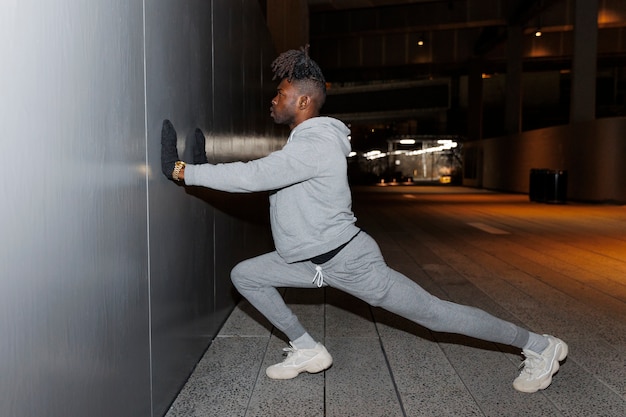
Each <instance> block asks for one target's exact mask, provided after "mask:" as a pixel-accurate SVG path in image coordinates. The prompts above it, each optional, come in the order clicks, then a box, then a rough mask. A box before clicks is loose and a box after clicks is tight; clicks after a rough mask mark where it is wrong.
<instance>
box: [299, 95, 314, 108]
mask: <svg viewBox="0 0 626 417" xmlns="http://www.w3.org/2000/svg"><path fill="white" fill-rule="evenodd" d="M310 105H311V97H309V96H300V97H298V108H299V109H300V110H306V108H307V107H309V106H310Z"/></svg>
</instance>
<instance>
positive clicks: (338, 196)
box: [161, 46, 568, 392]
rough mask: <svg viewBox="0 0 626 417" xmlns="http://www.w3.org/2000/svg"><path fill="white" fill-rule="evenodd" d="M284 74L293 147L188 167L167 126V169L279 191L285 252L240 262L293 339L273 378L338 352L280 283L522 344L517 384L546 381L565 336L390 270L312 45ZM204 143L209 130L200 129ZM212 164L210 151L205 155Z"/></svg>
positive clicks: (260, 300) (240, 274)
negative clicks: (359, 194)
mask: <svg viewBox="0 0 626 417" xmlns="http://www.w3.org/2000/svg"><path fill="white" fill-rule="evenodd" d="M272 70H273V71H274V78H276V77H278V78H279V79H280V84H279V85H278V89H277V94H276V96H275V97H274V98H273V99H272V105H271V108H270V109H271V113H270V114H271V117H272V118H273V119H274V121H275V122H276V123H279V124H285V125H287V126H289V127H290V129H291V133H290V135H289V139H288V140H287V143H286V145H285V146H284V147H283V148H282V149H281V150H279V151H276V152H273V153H272V154H270V155H268V156H266V157H264V158H261V159H257V160H254V161H251V162H247V163H244V162H233V163H226V164H218V165H212V164H208V163H202V164H198V165H190V164H189V165H188V164H185V163H183V162H181V161H179V160H178V153H177V150H176V132H175V131H174V128H173V126H172V124H171V123H170V122H169V121H167V120H166V121H164V123H163V130H162V135H161V136H162V137H161V143H162V169H163V173H164V174H165V175H166V176H167V177H168V178H170V179H174V180H176V181H182V180H184V181H185V183H186V184H188V185H199V186H204V187H209V188H212V189H216V190H221V191H228V192H256V191H268V190H270V191H271V194H270V197H269V198H270V217H271V218H270V220H271V228H272V235H273V238H274V244H275V247H276V250H275V251H274V252H271V253H267V254H265V255H261V256H258V257H256V258H252V259H248V260H246V261H243V262H241V263H240V264H238V265H237V266H236V267H235V268H234V269H233V270H232V273H231V278H232V281H233V284H234V285H235V287H236V288H237V290H239V292H240V293H241V294H242V295H243V296H244V297H245V298H246V299H247V300H248V301H249V302H250V303H251V304H252V305H253V306H254V307H255V308H257V309H258V310H259V311H260V312H261V313H262V314H263V315H264V316H265V317H266V318H267V319H268V320H269V321H270V322H271V323H272V324H273V325H274V326H275V327H276V328H277V329H279V330H280V331H282V332H283V333H285V335H286V336H287V337H288V338H289V340H290V343H289V344H290V345H291V347H288V348H286V349H285V350H286V351H287V352H288V354H287V358H286V359H285V360H284V361H283V362H281V363H278V364H276V365H272V366H270V367H268V368H267V370H266V374H267V376H268V377H270V378H274V379H290V378H294V377H296V376H297V375H298V374H299V373H301V372H311V373H315V372H320V371H323V370H325V369H327V368H329V367H330V366H331V364H332V361H333V359H332V357H331V355H330V354H329V353H328V351H327V350H326V348H325V347H324V346H323V345H322V344H321V343H318V342H317V341H315V340H314V339H313V338H312V337H311V335H309V333H307V331H306V330H305V328H304V327H303V326H302V324H300V322H299V321H298V318H297V317H296V316H295V315H294V314H293V312H292V311H291V310H290V309H289V307H287V305H286V304H285V302H284V300H283V298H282V297H281V295H280V293H279V292H278V290H277V289H276V288H277V287H298V288H313V287H322V286H325V285H328V286H331V287H334V288H337V289H340V290H342V291H345V292H347V293H349V294H351V295H353V296H356V297H358V298H360V299H362V300H364V301H366V302H368V303H369V304H370V305H372V306H378V307H382V308H384V309H386V310H388V311H391V312H393V313H395V314H398V315H400V316H402V317H405V318H407V319H409V320H412V321H414V322H415V323H418V324H420V325H422V326H424V327H427V328H428V329H431V330H433V331H439V332H447V333H458V334H462V335H466V336H470V337H474V338H477V339H482V340H486V341H490V342H495V343H501V344H505V345H511V346H515V347H518V348H520V349H522V350H523V354H524V355H525V357H526V359H525V360H524V367H523V369H522V371H521V373H520V374H519V376H518V377H517V378H516V379H515V381H514V382H513V386H514V387H515V389H517V390H518V391H522V392H535V391H537V390H541V389H544V388H547V387H548V385H550V383H551V382H552V375H554V374H555V373H556V372H557V370H558V369H559V361H562V360H563V359H565V357H566V356H567V353H568V348H567V345H566V344H565V342H563V341H562V340H560V339H557V338H556V337H553V336H549V335H543V336H542V335H539V334H536V333H532V332H529V331H528V330H526V329H523V328H521V327H519V326H516V325H515V324H513V323H509V322H506V321H504V320H501V319H498V318H496V317H494V316H492V315H490V314H488V313H486V312H484V311H482V310H479V309H477V308H473V307H468V306H463V305H459V304H455V303H451V302H448V301H444V300H440V299H439V298H437V297H434V296H433V295H431V294H429V293H428V292H426V291H425V290H424V289H422V288H421V287H420V286H419V285H417V284H416V283H415V282H413V281H411V280H410V279H409V278H407V277H405V276H404V275H402V274H400V273H399V272H396V271H394V270H393V269H391V268H389V267H388V266H387V265H386V263H385V261H384V259H383V257H382V255H381V253H380V250H379V248H378V245H377V244H376V242H375V241H374V240H373V239H372V238H371V237H370V236H369V235H368V234H367V233H365V232H364V231H362V230H360V229H359V228H358V227H357V226H356V225H355V222H356V218H355V217H354V214H353V212H352V208H351V206H352V201H351V193H350V189H349V185H348V178H347V161H346V157H347V155H348V153H349V152H350V142H349V141H348V135H349V133H350V131H349V129H348V128H347V127H346V126H345V125H344V124H343V123H342V122H341V121H339V120H336V119H333V118H329V117H320V116H319V113H320V108H321V107H322V105H323V104H324V101H325V98H326V85H325V80H324V76H323V75H322V72H321V70H320V68H319V67H318V65H317V64H316V63H315V62H314V61H313V60H311V59H310V57H309V55H308V46H307V47H306V48H302V49H301V50H299V51H298V50H290V51H287V52H285V53H283V54H281V55H280V56H279V57H278V58H277V59H276V60H275V61H274V62H273V63H272ZM196 137H197V140H198V142H199V144H200V146H199V147H200V148H201V149H196V150H195V151H196V152H200V150H203V149H204V148H203V144H204V137H203V136H202V133H201V132H200V131H199V130H196ZM199 160H200V161H201V162H206V155H204V154H203V153H202V154H201V155H200V159H199Z"/></svg>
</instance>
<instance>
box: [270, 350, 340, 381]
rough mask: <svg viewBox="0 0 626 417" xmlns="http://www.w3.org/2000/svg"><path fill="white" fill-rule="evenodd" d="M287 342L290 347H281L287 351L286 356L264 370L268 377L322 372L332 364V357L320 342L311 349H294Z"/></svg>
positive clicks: (285, 376)
mask: <svg viewBox="0 0 626 417" xmlns="http://www.w3.org/2000/svg"><path fill="white" fill-rule="evenodd" d="M289 344H290V345H291V347H286V348H284V349H283V350H284V351H285V352H287V358H286V359H285V360H284V361H282V362H281V363H277V364H276V365H272V366H270V367H268V368H267V369H266V370H265V373H266V374H267V376H268V377H270V378H272V379H291V378H295V377H297V376H298V374H300V373H301V372H309V373H312V374H314V373H317V372H322V371H324V370H326V369H328V368H330V365H332V364H333V357H332V356H330V353H328V351H327V350H326V348H325V347H324V345H322V344H321V343H318V344H317V345H315V347H314V348H313V349H296V348H295V347H294V346H293V345H292V344H291V343H289Z"/></svg>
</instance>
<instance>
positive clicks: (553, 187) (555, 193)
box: [545, 170, 567, 204]
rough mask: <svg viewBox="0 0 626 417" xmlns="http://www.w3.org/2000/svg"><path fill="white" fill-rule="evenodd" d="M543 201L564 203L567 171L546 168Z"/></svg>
mask: <svg viewBox="0 0 626 417" xmlns="http://www.w3.org/2000/svg"><path fill="white" fill-rule="evenodd" d="M545 192H546V195H545V201H546V203H550V204H565V201H566V200H567V171H563V170H548V172H547V173H546V179H545Z"/></svg>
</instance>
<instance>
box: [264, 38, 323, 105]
mask: <svg viewBox="0 0 626 417" xmlns="http://www.w3.org/2000/svg"><path fill="white" fill-rule="evenodd" d="M272 71H273V72H274V78H273V79H276V78H279V79H281V80H282V79H285V78H286V79H287V81H289V82H290V83H291V82H297V83H298V84H300V85H302V86H303V87H305V88H307V89H309V88H315V89H316V90H318V91H319V92H321V93H322V97H325V96H326V80H325V79H324V74H322V70H321V69H320V67H319V65H317V63H316V62H315V61H313V60H312V59H311V58H310V57H309V45H308V44H307V45H306V46H304V47H301V48H300V50H295V49H291V50H289V51H286V52H283V53H282V54H280V55H279V56H278V58H276V59H275V60H274V62H272Z"/></svg>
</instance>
